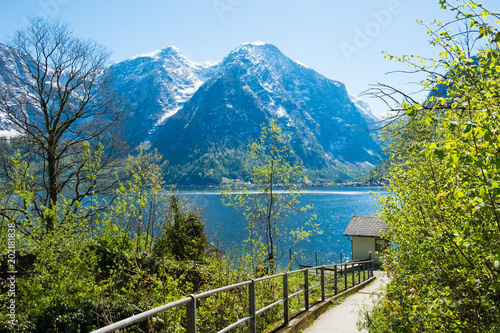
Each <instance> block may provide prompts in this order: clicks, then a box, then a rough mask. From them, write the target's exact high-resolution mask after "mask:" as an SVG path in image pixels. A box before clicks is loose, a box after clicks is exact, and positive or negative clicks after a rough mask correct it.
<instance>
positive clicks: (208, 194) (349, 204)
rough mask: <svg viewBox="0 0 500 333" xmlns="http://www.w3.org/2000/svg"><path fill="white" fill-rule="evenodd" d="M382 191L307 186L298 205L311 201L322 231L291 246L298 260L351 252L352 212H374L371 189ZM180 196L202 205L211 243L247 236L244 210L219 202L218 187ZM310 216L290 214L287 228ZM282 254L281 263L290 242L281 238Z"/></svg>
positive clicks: (232, 245) (229, 245)
mask: <svg viewBox="0 0 500 333" xmlns="http://www.w3.org/2000/svg"><path fill="white" fill-rule="evenodd" d="M372 192H373V193H375V194H380V195H385V194H386V193H387V192H385V191H384V190H383V189H380V188H376V187H355V188H352V187H348V188H346V187H335V188H325V189H323V188H322V189H315V188H308V189H306V190H305V191H304V194H303V195H302V196H301V197H300V204H301V206H304V205H314V209H312V210H311V211H310V212H311V214H313V213H314V214H316V215H317V220H316V223H319V225H320V229H321V230H323V234H321V235H314V236H312V237H311V238H310V240H309V241H308V242H303V243H302V244H299V245H298V246H296V248H294V249H293V253H294V255H295V258H296V260H293V261H294V263H295V266H294V267H296V266H297V263H300V264H304V265H316V256H317V264H318V265H323V264H330V263H338V262H340V256H341V255H342V258H343V261H346V260H348V259H349V258H350V256H351V242H350V241H349V240H348V239H347V237H346V236H343V233H344V230H345V228H346V227H347V224H348V223H349V221H350V219H351V217H352V216H353V215H374V212H375V211H376V209H377V206H376V204H377V200H376V197H375V195H374V194H373V193H372ZM180 195H181V197H184V198H185V200H187V201H188V202H191V203H193V204H194V205H196V206H198V207H200V208H201V209H202V214H203V218H204V219H205V221H206V231H207V235H208V238H209V240H210V241H211V242H213V243H219V244H221V245H222V247H223V248H224V249H225V250H226V251H229V252H232V251H235V249H237V248H241V245H242V244H243V241H244V240H245V239H246V238H247V230H246V226H247V222H246V220H245V218H244V216H243V214H242V213H241V212H239V211H237V210H235V209H234V208H233V207H226V206H224V205H223V204H222V201H221V195H220V191H219V190H216V189H207V190H203V191H200V190H184V189H183V190H181V191H180ZM308 217H309V216H292V217H290V219H289V220H288V221H287V222H286V224H287V228H288V229H294V228H297V227H300V226H301V225H302V224H303V223H304V221H307V220H308ZM283 247H284V252H285V255H284V256H283V259H282V260H281V264H287V263H288V261H289V259H290V257H289V251H288V250H289V248H290V244H289V243H288V242H284V246H283Z"/></svg>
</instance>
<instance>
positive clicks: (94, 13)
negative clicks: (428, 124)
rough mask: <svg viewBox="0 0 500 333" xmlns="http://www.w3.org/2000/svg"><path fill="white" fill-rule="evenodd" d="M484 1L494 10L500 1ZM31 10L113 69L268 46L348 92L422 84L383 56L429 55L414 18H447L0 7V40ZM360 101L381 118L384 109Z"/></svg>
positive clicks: (195, 6)
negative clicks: (137, 60)
mask: <svg viewBox="0 0 500 333" xmlns="http://www.w3.org/2000/svg"><path fill="white" fill-rule="evenodd" d="M452 1H455V0H452ZM482 2H483V3H484V4H485V6H486V8H488V9H490V10H495V11H500V1H498V0H484V1H482ZM36 13H37V14H39V15H43V16H46V17H57V18H60V19H62V20H63V21H66V22H68V23H69V24H70V26H71V28H72V29H73V31H74V33H75V35H77V36H79V37H87V38H91V39H94V40H96V41H97V42H99V43H100V44H103V45H105V46H106V47H107V48H109V49H110V50H111V51H112V52H113V56H112V59H111V60H112V61H113V62H116V61H120V60H123V59H126V58H130V57H132V56H134V55H137V54H143V53H149V52H152V51H155V50H158V49H161V48H164V47H167V46H171V45H174V46H177V47H178V48H179V49H180V50H181V51H182V52H183V53H184V54H185V55H186V56H187V57H188V58H189V59H191V60H193V61H204V60H222V58H223V57H224V56H226V55H227V54H228V53H229V52H230V51H231V50H233V49H234V48H236V47H237V46H238V45H239V44H241V43H243V42H254V41H263V42H267V43H271V44H274V45H276V46H277V47H278V48H279V49H281V51H282V52H283V53H285V54H286V55H287V56H289V57H290V58H292V59H294V60H297V61H300V62H302V63H304V64H306V65H307V66H309V67H311V68H313V69H315V70H316V71H318V72H319V73H321V74H323V75H325V76H326V77H328V78H330V79H334V80H339V81H341V82H343V83H345V84H346V86H347V89H348V91H349V92H350V93H351V94H354V95H357V94H360V93H361V92H362V91H364V90H366V89H368V88H369V87H370V84H375V83H378V82H382V83H388V84H391V85H396V86H398V87H402V88H404V89H406V90H408V91H411V90H415V88H414V87H413V88H412V86H411V85H405V83H408V82H412V81H418V80H420V77H418V76H414V75H413V76H412V75H402V74H391V75H386V73H388V72H391V71H394V70H404V69H406V67H401V65H400V64H398V63H395V62H393V61H389V60H385V59H384V57H383V55H382V54H381V52H382V51H384V50H385V51H388V52H389V53H391V54H394V55H403V54H419V55H423V56H434V57H435V56H437V54H438V53H439V50H438V49H436V48H434V47H430V46H429V44H428V39H429V38H428V36H427V34H426V28H425V27H423V26H421V25H418V24H417V23H416V20H417V19H421V20H424V21H426V22H432V21H433V20H434V19H438V20H440V21H448V20H449V19H450V18H452V17H453V16H452V15H451V14H450V13H449V12H446V11H443V10H441V9H440V8H439V5H438V0H354V1H349V0H142V1H138V0H134V1H130V0H85V1H82V0H1V4H0V42H5V41H6V40H7V38H8V37H9V36H10V35H12V33H13V32H15V31H16V30H19V29H21V28H23V26H24V25H25V24H26V21H27V17H29V16H30V15H33V14H36ZM365 100H366V101H367V102H369V103H370V105H371V106H372V109H373V111H374V112H375V113H384V111H385V107H384V105H383V104H382V103H380V102H377V101H375V100H370V99H366V98H365Z"/></svg>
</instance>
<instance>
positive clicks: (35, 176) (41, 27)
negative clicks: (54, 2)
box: [0, 17, 123, 233]
mask: <svg viewBox="0 0 500 333" xmlns="http://www.w3.org/2000/svg"><path fill="white" fill-rule="evenodd" d="M9 45H10V47H11V52H12V54H13V55H14V57H15V61H16V65H17V66H7V67H6V68H5V70H6V73H4V74H5V77H6V79H5V81H6V82H8V83H9V86H2V87H0V113H1V114H2V116H3V117H4V118H5V119H6V120H7V121H8V122H9V123H10V125H11V126H12V127H13V129H14V130H15V131H17V132H18V135H17V136H14V137H12V138H10V139H9V140H5V139H3V140H1V142H0V143H1V149H0V173H1V174H0V178H1V179H2V180H3V181H4V185H5V186H4V187H3V190H4V191H5V193H6V195H9V196H10V198H9V200H14V201H15V202H16V203H18V205H17V206H15V207H14V206H11V207H10V208H9V210H6V209H4V210H2V212H3V216H4V217H6V218H8V219H9V220H11V221H12V220H15V218H14V217H13V216H17V215H19V214H20V215H19V216H24V218H26V219H28V215H30V214H35V215H38V216H40V217H42V221H43V224H44V225H43V229H42V230H41V231H42V232H43V233H46V232H50V231H53V230H55V229H57V228H58V224H57V223H60V222H61V221H64V216H67V215H69V214H74V213H75V212H76V211H77V210H78V207H79V206H80V205H82V204H86V203H87V202H88V200H90V199H91V198H92V197H93V196H95V195H98V194H103V193H106V194H109V193H110V192H111V189H112V187H113V185H114V181H113V179H114V177H110V175H112V172H111V171H110V170H112V169H113V168H114V167H115V166H116V165H115V164H116V162H117V161H118V159H117V157H119V156H120V152H121V150H122V141H121V140H120V135H119V124H120V119H121V118H122V115H123V113H122V112H121V111H123V110H122V109H121V106H120V105H119V99H118V98H117V97H116V96H114V95H113V94H112V91H111V89H110V84H109V83H110V79H111V78H110V76H109V75H108V72H107V70H106V65H107V60H108V58H109V53H108V51H106V50H105V49H104V48H103V47H102V46H100V45H98V44H97V43H95V42H93V41H88V40H84V39H79V38H76V37H73V36H72V34H71V31H70V30H69V27H68V26H67V25H65V24H62V23H60V22H58V21H48V20H45V19H42V18H39V17H35V18H32V19H31V20H30V24H29V25H28V27H26V28H25V29H24V30H21V31H19V32H18V33H17V34H16V35H15V36H14V37H13V38H12V39H11V41H10V43H9ZM86 152H90V154H87V153H86ZM94 156H98V158H99V163H94V166H96V167H97V168H98V169H95V170H90V169H88V165H89V159H93V158H95V157H94ZM15 161H17V162H15ZM16 163H20V164H23V163H27V165H28V166H29V168H30V169H31V171H32V172H31V179H26V186H29V187H30V188H31V190H32V194H33V198H32V201H31V203H30V204H28V203H26V200H25V199H26V198H22V197H19V196H16V195H15V193H14V192H13V188H12V187H11V186H10V185H12V181H13V180H14V178H15V174H14V172H15V168H16ZM90 174H91V176H90ZM109 180H111V181H109ZM62 201H64V204H65V210H64V211H60V210H58V209H57V208H56V207H57V205H58V203H60V202H62ZM27 206H31V207H30V211H29V212H28V211H26V207H27ZM55 211H58V213H57V214H59V215H58V216H57V217H56V216H55V215H54V212H55ZM95 212H96V211H95V210H89V211H87V213H88V214H94V213H95ZM81 218H82V220H84V219H89V220H90V219H91V216H90V215H87V216H81Z"/></svg>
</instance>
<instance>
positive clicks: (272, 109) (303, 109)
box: [0, 43, 381, 185]
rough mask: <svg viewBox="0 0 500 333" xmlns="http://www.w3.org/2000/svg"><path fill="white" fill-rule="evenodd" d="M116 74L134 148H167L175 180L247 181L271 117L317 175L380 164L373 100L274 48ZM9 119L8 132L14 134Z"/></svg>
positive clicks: (2, 53)
mask: <svg viewBox="0 0 500 333" xmlns="http://www.w3.org/2000/svg"><path fill="white" fill-rule="evenodd" d="M0 46H1V47H0V85H3V86H7V87H9V88H10V89H13V87H15V86H16V85H17V84H18V83H16V82H11V81H9V80H8V78H6V77H5V75H3V73H4V72H5V71H4V70H2V68H5V67H6V66H15V64H16V61H15V58H14V56H13V53H12V52H10V51H9V49H8V48H7V47H5V46H2V45H0ZM110 71H111V73H112V74H113V76H114V78H115V83H114V88H115V90H116V92H117V93H118V94H119V95H121V96H123V98H124V99H125V101H126V102H127V103H128V104H129V105H130V110H131V111H130V114H128V116H129V117H128V119H127V120H126V122H125V124H124V126H125V129H126V131H125V132H126V133H127V139H128V140H129V142H130V144H131V146H132V147H136V146H138V145H139V144H143V146H145V147H148V148H156V149H158V151H159V152H160V153H161V154H163V155H164V157H165V159H166V160H167V161H168V162H169V163H168V168H169V170H168V171H169V177H170V180H171V181H172V182H176V183H180V184H205V185H206V184H218V183H220V182H221V181H223V180H227V179H237V178H238V179H244V178H245V170H244V169H245V168H244V167H245V164H246V163H247V160H246V151H247V147H248V144H249V143H251V142H253V141H255V140H256V139H257V138H258V137H259V135H260V131H261V127H262V125H267V124H268V123H269V121H270V120H271V119H276V120H277V121H278V123H279V124H280V126H281V127H282V128H283V129H284V130H285V132H286V133H287V134H290V135H291V137H292V145H293V149H294V151H295V158H296V159H298V160H300V161H302V162H303V163H304V166H305V167H306V169H307V174H308V177H309V178H310V179H311V180H321V179H324V180H330V181H345V180H354V179H356V178H359V177H360V176H361V175H362V174H364V172H365V171H366V170H368V169H369V168H371V167H373V165H375V164H377V163H379V162H380V154H381V153H380V147H379V144H378V143H377V141H376V139H374V137H373V133H372V132H370V131H369V130H368V126H367V123H370V122H373V121H374V120H375V117H374V116H373V115H372V114H371V112H370V109H369V106H368V105H367V104H366V103H364V102H363V101H361V100H359V99H358V98H356V97H353V96H350V95H349V94H348V92H347V90H346V87H345V85H344V84H342V83H341V82H338V81H334V80H331V79H328V78H326V77H324V76H322V75H321V74H319V73H317V72H316V71H314V70H313V69H310V68H308V67H307V66H305V65H303V64H300V63H298V62H296V61H293V60H292V59H290V58H288V57H287V56H285V55H284V54H283V53H282V52H281V51H280V50H279V49H278V48H277V47H275V46H274V45H271V44H265V43H246V44H242V45H240V46H238V47H237V48H236V49H235V50H233V51H232V52H231V53H230V54H229V55H227V56H226V58H224V59H223V60H222V61H219V62H213V61H207V62H203V63H196V62H193V61H190V60H189V59H188V58H187V57H186V56H185V55H183V54H182V52H181V51H180V50H179V49H177V48H175V47H168V48H165V49H162V50H159V51H156V52H153V53H150V54H144V55H139V56H136V57H133V58H131V59H128V60H125V61H121V62H118V63H115V64H113V65H112V66H111V67H110ZM1 121H2V119H1V118H0V126H1V127H2V130H4V131H11V128H9V126H8V124H7V123H5V122H3V123H1ZM5 133H7V132H4V134H5ZM0 134H1V133H0Z"/></svg>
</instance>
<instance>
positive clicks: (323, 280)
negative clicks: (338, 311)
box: [321, 265, 326, 301]
mask: <svg viewBox="0 0 500 333" xmlns="http://www.w3.org/2000/svg"><path fill="white" fill-rule="evenodd" d="M325 298H326V297H325V265H323V266H321V300H322V301H324V300H325Z"/></svg>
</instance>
